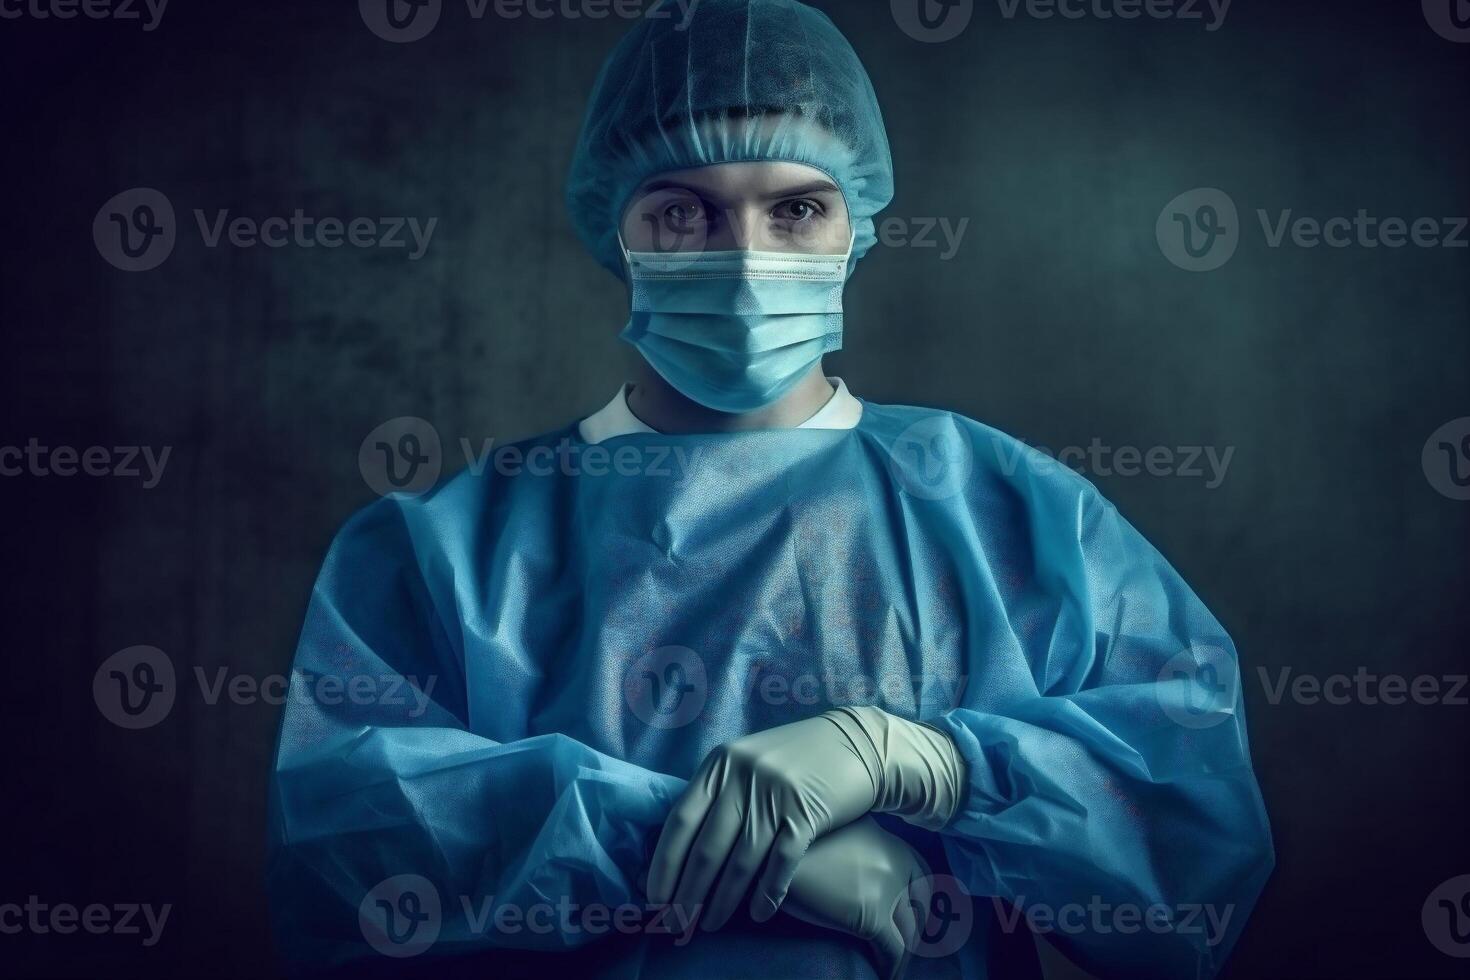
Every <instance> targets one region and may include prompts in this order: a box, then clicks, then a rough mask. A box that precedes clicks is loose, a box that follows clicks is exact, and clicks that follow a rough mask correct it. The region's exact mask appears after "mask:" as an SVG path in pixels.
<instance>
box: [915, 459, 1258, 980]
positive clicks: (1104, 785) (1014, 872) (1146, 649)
mask: <svg viewBox="0 0 1470 980" xmlns="http://www.w3.org/2000/svg"><path fill="white" fill-rule="evenodd" d="M1078 482H1079V483H1080V482H1081V481H1078ZM1069 497H1070V499H1068V500H1066V501H1057V500H1053V501H1049V502H1047V503H1041V502H1038V500H1037V499H1035V498H1033V499H1032V500H1031V502H1030V504H1029V506H1030V508H1031V510H1032V513H1031V514H1030V518H1031V527H1032V528H1033V529H1034V530H1033V531H1032V540H1031V542H1030V551H1031V555H1029V556H1027V558H1026V559H1025V560H1027V561H1029V562H1033V563H1034V567H1035V569H1036V575H1035V577H1036V579H1037V581H1038V582H1039V583H1041V584H1042V585H1043V586H1045V587H1046V588H1047V592H1048V594H1049V595H1050V596H1053V597H1059V598H1057V599H1056V601H1054V602H1048V603H1046V604H1044V605H1045V606H1046V608H1047V610H1048V611H1047V612H1046V613H1045V614H1044V615H1040V616H1034V617H1032V619H1031V620H1030V621H1029V622H1027V623H1025V624H1024V626H1023V627H1021V628H1017V627H1016V625H1015V624H1013V627H1012V628H1013V629H1014V631H1015V634H1016V649H1018V650H1019V651H1020V652H1021V654H1022V655H1024V656H1025V658H1026V659H1027V661H1028V664H1027V665H1025V669H1027V670H1029V672H1030V673H1031V675H1032V676H1033V677H1034V678H1035V685H1034V690H1032V691H1029V692H1027V693H1026V695H1025V696H1022V697H1019V698H1014V699H1012V700H1010V701H1009V702H1008V703H1004V704H988V705H985V710H981V708H980V707H971V706H967V705H964V704H962V705H961V706H960V707H958V708H956V709H955V710H952V711H950V712H948V713H946V714H944V715H941V716H940V717H939V718H937V719H934V720H933V722H932V723H934V724H936V725H938V726H939V727H941V728H942V729H943V730H945V731H947V732H948V733H949V734H950V735H951V737H952V738H953V739H954V741H955V744H956V746H957V747H958V748H959V750H960V753H961V755H962V756H963V758H964V760H965V765H966V779H965V786H964V787H963V788H962V796H961V800H960V804H959V807H958V809H957V811H956V814H955V816H954V817H953V818H952V820H951V821H950V823H949V824H948V825H947V826H946V827H945V828H944V829H943V831H942V833H941V836H942V839H943V841H944V847H945V851H946V854H947V856H948V858H949V860H950V865H951V868H952V870H953V871H954V874H955V875H956V877H957V878H959V880H960V881H961V883H962V884H963V885H964V887H965V889H966V890H967V891H968V892H969V894H970V895H972V896H975V898H974V901H975V902H976V903H978V904H981V905H984V906H992V905H993V907H994V909H995V911H996V913H997V915H998V916H999V918H1000V919H1001V921H1002V924H1003V926H1005V927H1007V928H1011V929H1017V930H1025V929H1028V928H1030V929H1032V931H1038V932H1045V933H1047V934H1048V939H1050V940H1052V941H1053V942H1054V944H1055V945H1057V946H1059V947H1061V948H1062V949H1064V950H1065V951H1066V952H1067V953H1068V955H1069V956H1070V957H1071V958H1072V959H1073V960H1074V961H1075V962H1077V963H1078V964H1079V965H1080V966H1082V967H1084V968H1086V969H1088V970H1090V971H1091V972H1093V973H1095V974H1097V975H1099V976H1102V977H1112V976H1120V977H1130V978H1135V977H1161V978H1162V977H1167V978H1173V980H1177V978H1184V977H1190V978H1204V977H1210V976H1213V975H1214V974H1215V973H1216V972H1217V971H1218V970H1219V968H1220V966H1221V964H1222V963H1223V961H1224V959H1225V957H1226V955H1227V954H1228V953H1229V951H1230V948H1231V946H1232V945H1233V944H1234V943H1235V941H1236V939H1237V937H1238V935H1239V933H1240V929H1241V927H1242V925H1243V924H1244V922H1245V920H1246V918H1247V915H1248V914H1249V912H1250V909H1251V906H1252V905H1253V904H1254V902H1255V900H1256V897H1257V895H1258V894H1259V892H1260V890H1261V888H1262V886H1263V885H1264V883H1265V880H1266V878H1267V877H1268V876H1269V874H1270V871H1271V869H1272V866H1273V864H1274V860H1275V859H1274V853H1273V849H1272V844H1271V835H1270V830H1269V827H1268V825H1267V820H1266V812H1265V808H1264V806H1263V803H1262V800H1261V795H1260V791H1259V789H1258V787H1257V785H1256V780H1255V777H1254V774H1253V772H1252V769H1251V761H1250V754H1249V749H1248V747H1247V743H1246V731H1245V718H1244V715H1243V705H1242V701H1241V695H1240V690H1241V686H1240V671H1239V666H1238V662H1237V657H1236V652H1235V647H1234V645H1233V644H1232V643H1231V640H1230V638H1229V637H1228V636H1227V635H1226V633H1225V630H1224V629H1223V628H1222V627H1221V626H1220V624H1219V623H1218V622H1216V620H1215V619H1214V617H1213V616H1211V615H1210V613H1209V612H1208V610H1206V609H1205V607H1204V605H1203V604H1202V603H1201V602H1200V600H1199V599H1198V598H1197V597H1196V596H1195V595H1194V593H1193V592H1191V591H1190V589H1189V587H1188V586H1187V585H1185V583H1184V582H1183V580H1181V579H1180V577H1179V575H1178V574H1177V573H1176V572H1175V571H1174V570H1173V569H1172V568H1171V567H1170V566H1169V565H1168V563H1167V562H1166V561H1165V560H1164V559H1163V558H1162V557H1161V556H1160V555H1159V553H1158V552H1157V551H1155V550H1154V549H1153V548H1152V547H1151V546H1150V545H1149V544H1148V543H1147V542H1146V541H1145V540H1144V539H1143V538H1142V536H1141V535H1139V534H1138V532H1137V531H1135V530H1134V529H1133V528H1132V527H1131V526H1130V525H1129V524H1128V523H1127V522H1126V521H1125V520H1124V519H1123V518H1122V517H1121V516H1120V515H1119V514H1118V512H1117V510H1116V509H1115V508H1114V507H1113V506H1112V505H1111V504H1109V503H1107V502H1106V501H1105V500H1103V499H1102V498H1101V497H1100V496H1099V495H1098V494H1097V493H1096V491H1095V490H1093V489H1092V487H1091V485H1090V484H1088V485H1086V488H1085V490H1083V491H1081V492H1073V493H1071V494H1070V495H1069ZM992 653H993V652H992ZM975 655H977V656H981V655H985V652H984V651H979V652H977V653H976V654H975Z"/></svg>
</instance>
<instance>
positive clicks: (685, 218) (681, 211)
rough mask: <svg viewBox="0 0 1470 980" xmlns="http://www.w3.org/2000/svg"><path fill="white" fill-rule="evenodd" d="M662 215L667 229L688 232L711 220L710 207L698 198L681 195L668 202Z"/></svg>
mask: <svg viewBox="0 0 1470 980" xmlns="http://www.w3.org/2000/svg"><path fill="white" fill-rule="evenodd" d="M661 216H662V219H663V226H664V228H665V229H666V230H668V231H674V232H687V231H690V230H692V229H694V228H697V227H699V226H701V225H703V224H705V223H706V222H707V221H708V220H709V208H708V207H706V206H705V203H704V202H703V201H701V200H699V199H698V198H693V197H681V198H677V199H675V200H672V201H669V202H667V203H666V204H665V205H664V206H663V210H662V212H661Z"/></svg>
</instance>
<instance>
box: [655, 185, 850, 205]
mask: <svg viewBox="0 0 1470 980" xmlns="http://www.w3.org/2000/svg"><path fill="white" fill-rule="evenodd" d="M665 190H680V191H692V192H693V193H695V194H698V195H700V196H702V197H710V198H713V197H716V196H717V195H716V194H715V193H714V192H713V191H711V190H710V189H709V188H707V187H700V186H699V185H698V184H693V183H690V182H688V181H683V180H651V181H649V182H648V183H647V184H644V185H643V189H642V193H644V194H652V193H653V192H654V191H665ZM821 193H829V194H837V193H841V189H840V188H839V187H838V186H837V185H836V184H834V183H832V182H831V181H830V180H815V181H812V182H810V183H806V184H797V185H794V186H791V187H783V188H781V189H780V190H778V191H775V192H773V193H770V194H762V195H760V199H761V200H763V201H777V200H782V199H784V198H788V197H801V196H802V195H803V194H821ZM717 203H722V202H717Z"/></svg>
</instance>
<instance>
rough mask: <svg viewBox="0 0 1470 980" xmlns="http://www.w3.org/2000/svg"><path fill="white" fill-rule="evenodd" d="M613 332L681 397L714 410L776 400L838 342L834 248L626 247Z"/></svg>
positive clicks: (840, 280)
mask: <svg viewBox="0 0 1470 980" xmlns="http://www.w3.org/2000/svg"><path fill="white" fill-rule="evenodd" d="M623 254H624V257H625V259H626V261H627V269H628V282H629V285H630V286H631V288H632V315H631V316H630V317H629V319H628V325H627V327H625V328H624V329H623V332H622V334H621V337H622V338H623V339H624V340H626V341H628V342H629V343H630V344H632V345H633V346H635V347H637V348H638V350H639V352H640V353H642V355H643V357H644V359H645V360H647V361H648V363H649V364H651V365H653V368H654V370H655V371H657V372H658V373H659V374H660V375H662V376H663V379H664V380H665V381H667V382H668V383H669V384H671V385H673V386H674V387H675V388H676V389H678V391H679V392H680V393H681V394H683V395H684V396H685V397H687V398H690V399H692V400H694V401H696V402H698V403H699V404H701V405H704V406H705V407H707V408H712V409H714V410H716V411H719V412H751V411H754V410H756V409H758V408H763V407H765V406H767V405H770V404H772V403H773V402H775V401H778V400H779V399H780V398H781V397H782V396H784V395H785V394H786V393H787V392H789V391H790V390H791V389H792V388H793V387H795V386H796V383H797V382H798V381H800V380H801V379H802V378H804V377H805V376H806V375H807V373H808V372H809V371H810V370H811V369H812V365H814V364H816V363H817V362H818V361H820V360H821V359H822V355H823V354H825V353H827V352H828V351H834V350H839V349H840V348H841V347H842V288H843V286H844V285H845V284H846V282H847V263H848V260H849V257H850V256H851V255H852V245H851V243H850V242H849V244H848V250H847V252H846V253H845V254H842V255H808V254H803V253H793V252H755V251H729V252H628V251H626V250H625V251H624V253H623Z"/></svg>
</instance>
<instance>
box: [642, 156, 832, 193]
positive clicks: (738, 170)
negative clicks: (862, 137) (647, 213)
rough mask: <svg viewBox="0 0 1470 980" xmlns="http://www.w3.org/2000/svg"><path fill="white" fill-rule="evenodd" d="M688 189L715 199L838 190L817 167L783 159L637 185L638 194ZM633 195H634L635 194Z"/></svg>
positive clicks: (677, 173) (720, 166) (673, 174)
mask: <svg viewBox="0 0 1470 980" xmlns="http://www.w3.org/2000/svg"><path fill="white" fill-rule="evenodd" d="M679 189H687V190H690V191H693V192H695V193H696V194H699V195H700V196H701V197H705V198H708V199H710V200H712V201H716V202H720V203H723V202H728V201H744V200H767V199H772V198H781V197H792V196H796V195H800V194H835V195H838V196H841V191H840V190H839V189H838V187H837V185H836V184H835V183H833V181H832V178H831V177H829V176H827V174H826V173H824V172H823V171H821V170H818V169H817V168H816V167H809V166H807V165H806V164H803V163H790V162H788V161H785V160H760V161H751V162H741V163H716V164H711V165H709V166H705V167H691V168H689V169H686V170H670V171H666V172H664V173H660V174H655V175H653V176H652V177H650V178H648V179H647V180H645V181H644V182H643V184H642V185H641V186H640V187H639V194H640V195H641V194H652V193H654V192H656V191H661V190H679ZM635 196H636V195H635Z"/></svg>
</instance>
